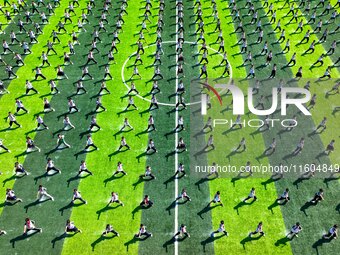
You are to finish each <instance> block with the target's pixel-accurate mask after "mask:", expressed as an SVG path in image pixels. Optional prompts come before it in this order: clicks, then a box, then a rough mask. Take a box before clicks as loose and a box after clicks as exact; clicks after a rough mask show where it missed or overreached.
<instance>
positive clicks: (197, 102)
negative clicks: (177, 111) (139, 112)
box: [121, 41, 233, 107]
mask: <svg viewBox="0 0 340 255" xmlns="http://www.w3.org/2000/svg"><path fill="white" fill-rule="evenodd" d="M170 43H174V44H176V41H163V42H162V45H164V44H170ZM184 44H196V42H184ZM155 45H156V44H155V43H153V44H150V45H147V46H145V47H144V49H147V48H150V47H153V46H155ZM199 45H201V44H198V45H197V46H199ZM207 48H208V49H210V50H211V51H213V52H215V53H218V55H219V56H221V57H223V54H222V53H220V52H218V51H217V50H215V49H214V48H211V47H209V46H207ZM136 54H137V51H135V52H133V53H132V54H131V55H130V56H129V57H128V58H127V59H126V60H125V62H124V63H123V65H122V69H121V79H122V81H123V84H124V85H125V87H126V88H127V89H128V90H130V86H129V85H128V84H127V82H126V80H125V67H126V65H127V63H128V62H129V60H130V59H131V58H132V57H133V56H135V55H136ZM228 62H229V60H228ZM229 66H230V76H229V82H228V84H229V83H230V82H231V80H232V78H233V69H232V66H231V64H230V62H229ZM176 73H177V71H176ZM223 92H224V90H222V91H221V93H223ZM136 97H138V98H140V99H142V100H144V101H147V102H149V103H151V100H150V99H148V98H145V97H143V96H141V95H139V94H137V95H136ZM200 103H201V101H196V102H192V103H190V102H189V103H187V104H186V105H187V106H190V105H194V104H200ZM158 105H164V106H171V107H175V105H176V104H172V103H162V102H158Z"/></svg>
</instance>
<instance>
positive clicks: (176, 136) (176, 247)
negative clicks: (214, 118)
mask: <svg viewBox="0 0 340 255" xmlns="http://www.w3.org/2000/svg"><path fill="white" fill-rule="evenodd" d="M177 4H178V0H176V26H175V27H176V43H177V41H178V6H177ZM175 51H176V63H175V64H176V76H175V77H176V90H175V93H177V88H178V75H177V71H178V65H177V62H178V61H177V60H178V54H177V50H176V47H175ZM177 103H178V96H176V104H177ZM177 125H178V111H177V109H176V114H175V127H177ZM177 143H178V133H177V132H175V150H176V147H177ZM177 167H178V154H177V151H176V153H175V173H176V171H177ZM177 197H178V179H177V178H175V199H177ZM174 228H175V229H174V230H175V231H174V233H176V232H177V230H178V204H177V202H176V205H175V226H174ZM174 246H175V249H174V253H175V255H178V242H175V244H174Z"/></svg>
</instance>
